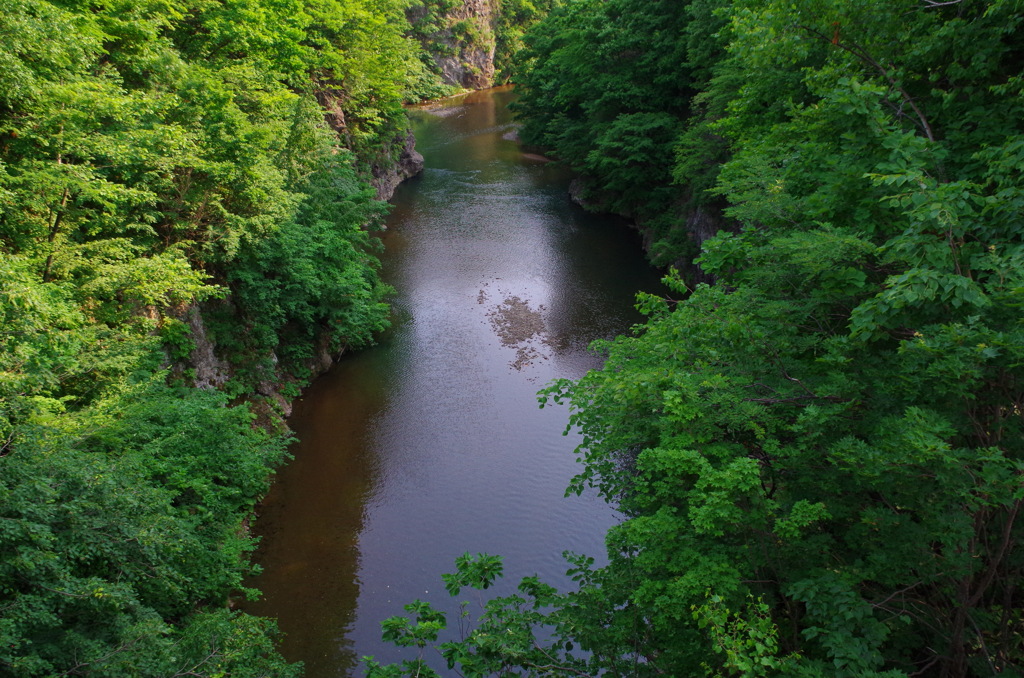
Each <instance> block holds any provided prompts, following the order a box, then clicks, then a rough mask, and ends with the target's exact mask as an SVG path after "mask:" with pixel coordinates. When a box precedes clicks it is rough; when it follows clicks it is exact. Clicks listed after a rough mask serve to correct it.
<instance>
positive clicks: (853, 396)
mask: <svg viewBox="0 0 1024 678" xmlns="http://www.w3.org/2000/svg"><path fill="white" fill-rule="evenodd" d="M714 5H718V6H719V8H718V9H717V10H715V11H711V10H712V9H713V6H714ZM1022 10H1024V5H1022V3H1021V2H1019V0H959V1H957V0H954V1H952V2H931V1H929V0H899V1H893V0H884V1H882V0H877V1H876V0H870V1H866V2H857V3H852V2H844V1H841V0H796V1H795V2H794V1H793V0H786V1H784V2H783V1H776V0H733V1H731V2H717V3H710V2H703V1H700V0H693V1H692V2H689V3H660V2H634V1H632V0H602V1H598V0H577V1H576V2H570V3H567V4H566V6H565V7H564V8H563V9H562V10H559V11H556V12H555V13H554V14H553V15H552V16H551V18H549V20H547V21H546V22H543V23H542V24H540V25H539V26H538V28H537V29H536V30H535V32H534V33H533V37H532V38H530V44H531V45H532V50H533V52H534V58H535V59H536V66H535V69H534V70H533V71H532V73H531V74H530V75H529V76H528V77H527V79H526V83H527V85H528V87H529V89H528V91H527V93H526V95H525V97H524V104H523V106H522V109H521V110H522V112H523V113H524V114H525V115H528V116H530V117H529V118H528V119H527V122H526V124H527V127H526V132H527V134H529V135H533V136H532V138H533V139H535V140H538V141H540V142H541V143H546V144H548V145H550V146H552V147H553V148H555V149H556V151H557V153H558V155H559V157H561V158H563V159H565V160H566V161H567V162H569V163H570V164H571V165H572V166H574V167H576V168H578V169H580V170H581V171H583V172H585V173H586V175H587V177H588V179H589V180H591V181H592V182H596V183H595V184H594V185H595V186H599V187H600V195H602V196H607V197H606V200H607V201H608V202H607V206H608V207H609V208H611V209H616V210H628V211H632V212H634V213H637V214H641V213H642V210H650V211H651V213H653V214H654V216H653V217H651V218H654V219H656V218H657V213H658V212H659V211H662V210H667V211H668V212H670V213H671V212H672V210H673V205H674V204H675V203H674V202H673V201H674V200H677V198H678V196H679V195H683V194H685V192H687V191H693V190H694V186H700V187H701V188H702V189H704V188H710V191H711V194H710V195H711V197H712V198H715V197H717V199H720V200H722V201H724V203H725V205H726V212H727V215H728V217H729V218H731V219H732V220H734V222H735V224H736V225H737V228H736V230H735V231H734V232H723V233H720V234H719V235H718V236H717V237H716V238H713V239H711V240H710V241H708V242H706V243H704V247H703V252H702V253H701V255H700V262H701V265H702V267H704V269H705V270H706V271H709V272H711V273H713V274H715V275H716V276H717V278H718V282H717V284H715V285H713V286H708V285H701V286H699V287H697V288H696V289H687V288H686V287H685V286H684V284H683V282H682V281H680V280H679V279H678V278H671V279H670V284H671V285H672V286H673V287H674V289H675V291H676V293H677V294H676V296H677V297H679V299H678V300H674V301H668V300H662V299H655V298H645V299H643V300H642V306H643V308H644V309H645V310H646V311H647V313H648V314H649V316H650V317H649V320H648V322H647V323H646V325H644V326H643V327H642V328H638V332H637V333H636V334H635V336H631V337H623V338H620V339H617V340H615V341H613V342H609V343H606V344H604V345H602V347H601V348H602V349H603V350H604V351H606V353H607V356H608V358H607V362H606V364H605V366H604V368H603V369H602V370H598V371H594V372H591V373H590V374H589V375H587V376H586V377H584V378H583V379H582V380H580V381H578V382H567V381H565V382H559V383H556V384H554V385H552V386H551V387H550V388H549V389H547V390H546V392H545V393H544V394H543V396H542V399H543V400H544V401H548V400H552V399H553V400H555V401H568V402H569V403H570V405H571V407H572V408H573V424H574V425H575V426H578V427H579V428H580V429H581V430H582V432H583V435H584V437H585V440H584V443H583V445H582V446H581V447H580V454H581V457H582V461H583V464H584V467H583V468H584V470H583V472H582V473H581V475H580V476H579V477H578V478H577V480H576V482H575V484H574V487H573V488H572V489H577V490H578V489H581V488H582V487H585V486H588V485H591V486H595V487H597V488H598V489H599V490H600V492H601V493H602V494H603V495H604V496H605V497H606V498H608V499H609V500H612V501H616V502H618V503H619V505H620V506H621V508H622V509H623V511H624V513H625V515H626V519H625V520H624V521H623V522H622V523H621V524H620V525H618V526H616V527H615V528H613V529H612V530H611V531H610V532H609V534H608V537H607V545H608V558H609V562H608V564H607V565H605V566H603V567H594V565H593V563H592V562H591V561H588V560H587V559H585V558H582V557H574V558H573V559H572V572H574V574H575V577H576V579H577V581H578V583H579V588H578V590H577V591H573V592H570V593H567V594H558V593H556V592H554V591H552V590H551V589H550V588H548V587H545V586H543V585H542V584H540V583H539V582H537V581H536V580H525V581H524V582H523V584H522V585H521V586H520V592H519V593H518V594H516V595H513V596H508V597H505V598H502V599H497V600H492V601H490V602H489V603H487V605H486V608H485V610H484V612H483V616H482V617H481V618H480V619H479V620H478V625H477V626H476V628H474V629H473V630H471V631H470V632H469V633H468V634H467V635H466V636H464V637H462V638H460V639H455V640H452V641H450V642H448V643H446V644H443V645H442V646H441V647H440V649H441V652H442V654H443V656H444V657H445V658H446V659H447V660H448V662H449V665H450V666H452V667H456V668H458V670H459V671H461V673H462V674H463V675H467V676H479V675H488V674H491V673H499V674H506V675H536V676H539V675H564V676H569V675H599V674H601V673H606V674H607V675H631V676H648V675H650V676H654V675H672V676H689V675H702V674H707V675H720V676H822V677H824V676H839V677H844V676H850V677H853V676H857V677H868V676H888V677H892V678H896V677H897V676H912V675H928V676H956V677H961V676H993V675H1004V676H1019V675H1022V672H1024V616H1022V610H1024V597H1022V591H1021V588H1020V583H1021V581H1024V548H1022V544H1021V540H1022V537H1024V532H1022V529H1024V528H1022V524H1021V522H1020V521H1019V518H1020V516H1019V514H1020V510H1021V503H1022V501H1024V367H1022V366H1024V325H1022V315H1021V308H1022V305H1024V238H1022V233H1024V126H1022V121H1024V79H1022V77H1021V66H1022V64H1024V43H1022V42H1021V41H1020V38H1019V35H1020V28H1021V21H1022V20H1024V12H1022ZM709 17H710V18H709ZM611 19H614V21H612V20H611ZM716 24H717V25H718V27H717V28H712V27H713V26H715V25H716ZM706 31H713V33H708V32H706ZM716 45H717V47H716ZM695 54H708V55H713V54H717V56H715V57H714V59H713V60H712V61H711V62H697V61H695V60H694V58H693V57H692V56H691V55H695ZM709 63H710V64H711V65H712V68H711V69H710V70H707V71H705V72H703V73H701V72H700V71H699V69H700V68H702V67H704V66H706V65H708V64H709ZM673 68H674V73H673V72H672V69H673ZM712 158H719V159H722V160H724V162H722V163H721V165H720V167H715V168H713V169H712V168H710V165H709V163H708V160H709V159H712ZM673 178H674V179H675V180H676V181H681V182H683V183H682V184H672V183H671V182H672V180H673ZM634 202H635V203H639V204H633V203H634ZM666 246H667V247H669V248H671V247H672V243H671V242H667V243H666ZM673 254H678V252H675V253H673ZM499 572H500V567H496V566H495V565H494V563H492V562H491V561H490V560H489V559H488V558H486V557H484V558H478V559H473V558H468V557H467V558H465V559H463V560H462V561H461V562H460V563H459V572H458V573H456V575H453V576H451V577H450V579H449V580H448V583H449V584H450V585H451V586H450V590H451V591H452V592H453V594H458V591H459V588H461V587H462V586H483V585H485V584H489V583H490V582H491V581H493V578H494V576H496V575H497V574H498V573H499ZM409 611H410V612H411V613H413V615H414V617H415V619H413V620H411V621H402V620H400V619H396V620H389V622H388V623H387V624H386V626H385V629H386V631H387V632H388V633H389V634H390V637H392V639H394V640H395V641H396V642H399V643H400V644H404V645H410V646H419V647H423V648H426V647H428V646H429V645H430V643H431V642H432V639H433V638H436V637H437V636H438V634H439V633H440V631H441V630H442V629H443V628H444V626H445V620H444V619H443V615H442V616H439V615H438V613H436V612H434V611H433V610H432V609H431V608H430V607H429V606H427V605H426V604H425V603H417V604H416V605H414V606H412V607H410V608H409ZM543 625H547V629H549V630H550V629H553V633H552V634H549V633H548V631H547V630H543V629H544V626H543ZM371 670H372V672H373V673H374V674H376V675H382V676H383V675H394V676H397V675H403V674H412V673H414V672H417V671H418V672H419V674H418V675H424V674H428V673H429V669H427V668H426V667H425V666H424V665H423V664H422V663H421V662H415V661H412V662H408V663H407V664H406V665H405V666H393V667H380V666H376V665H372V666H371Z"/></svg>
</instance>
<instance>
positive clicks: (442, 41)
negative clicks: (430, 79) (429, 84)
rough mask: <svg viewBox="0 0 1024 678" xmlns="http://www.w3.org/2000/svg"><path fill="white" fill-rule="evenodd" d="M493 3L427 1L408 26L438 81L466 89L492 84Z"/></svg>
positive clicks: (413, 13) (480, 0)
mask: <svg viewBox="0 0 1024 678" xmlns="http://www.w3.org/2000/svg"><path fill="white" fill-rule="evenodd" d="M496 5H497V0H427V2H424V3H423V5H422V6H419V7H415V8H413V9H410V10H409V11H408V13H407V16H408V19H409V23H410V24H411V25H412V26H413V29H414V31H415V33H416V35H417V37H418V38H419V39H420V42H421V43H422V44H423V47H424V50H425V51H426V52H427V53H428V54H429V55H430V57H431V58H432V59H433V61H434V66H435V68H436V70H437V72H438V73H440V75H441V78H442V80H443V81H444V82H445V83H446V84H449V85H454V86H456V87H463V88H466V89H484V88H486V87H490V86H491V85H493V84H494V50H495V45H496V40H495V22H496V9H497V8H496Z"/></svg>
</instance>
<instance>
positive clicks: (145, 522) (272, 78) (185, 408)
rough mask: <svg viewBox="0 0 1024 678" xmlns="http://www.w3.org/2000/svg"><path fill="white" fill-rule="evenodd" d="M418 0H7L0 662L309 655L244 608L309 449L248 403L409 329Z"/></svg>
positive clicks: (117, 668)
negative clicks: (281, 469) (316, 361)
mask: <svg viewBox="0 0 1024 678" xmlns="http://www.w3.org/2000/svg"><path fill="white" fill-rule="evenodd" d="M404 7H405V4H404V3H402V2H398V1H397V0H394V1H392V0H308V1H303V2H299V1H297V0H296V1H294V2H292V1H289V0H285V1H284V2H267V1H264V0H229V1H226V2H219V1H212V0H180V1H179V0H172V1H170V2H166V1H164V0H159V1H152V2H150V1H148V0H144V1H142V2H140V1H138V0H131V1H121V0H113V1H110V2H93V1H91V0H66V1H48V0H3V2H0V10H2V11H0V673H3V674H4V675H11V676H23V677H28V676H51V675H95V676H120V675H125V676H172V675H190V676H213V675H219V676H224V675H232V676H250V675H252V676H268V675H279V676H287V675H293V674H294V673H296V669H295V667H289V666H287V665H286V664H284V662H282V661H281V659H280V658H279V657H278V656H277V655H276V653H275V651H274V650H273V643H272V639H273V635H274V629H273V624H272V623H271V622H269V621H267V620H258V619H254V618H250V617H247V616H246V615H243V614H240V613H237V612H233V611H231V610H229V609H225V607H224V606H225V603H226V602H227V600H228V597H229V595H231V594H232V593H235V592H239V591H240V590H241V589H240V583H241V581H242V578H243V576H244V575H245V574H246V573H247V572H248V569H249V567H248V565H247V560H246V555H247V552H248V551H249V550H250V549H251V548H252V542H251V539H250V538H249V537H248V536H247V533H246V530H245V526H244V522H245V520H247V516H248V514H249V513H250V511H251V509H252V506H253V504H254V502H255V501H256V500H257V498H258V497H259V496H260V495H261V494H262V492H264V491H265V489H266V484H267V482H268V478H269V475H270V473H271V471H272V469H273V468H274V466H275V465H276V464H278V463H280V461H281V460H282V459H283V457H284V446H285V443H286V442H287V438H286V437H285V436H284V435H283V434H280V433H275V434H270V433H265V432H264V429H263V428H260V427H257V426H256V422H255V421H254V416H253V414H251V413H250V410H249V408H248V407H247V406H246V405H244V404H238V401H237V400H236V401H233V402H230V403H229V400H228V398H229V395H242V396H244V395H247V394H251V393H252V392H253V390H254V389H255V388H256V387H257V386H258V385H261V384H264V385H265V384H269V386H268V388H262V387H261V389H260V390H261V391H263V392H264V393H269V392H272V391H273V389H274V388H277V383H278V382H280V380H282V379H296V380H298V381H299V383H301V379H302V378H304V377H305V376H308V368H306V367H305V366H306V364H307V362H308V360H309V358H310V357H311V356H313V355H314V353H316V352H320V351H324V350H334V351H337V350H339V349H340V348H342V347H345V346H357V345H361V344H365V343H366V342H367V341H369V340H370V338H371V336H372V334H373V332H374V331H376V330H377V329H380V328H381V327H383V326H384V324H385V323H386V321H387V307H386V304H385V303H384V301H383V296H384V294H385V293H386V291H387V290H386V287H385V286H383V285H381V284H380V282H379V281H378V279H377V272H376V271H377V263H376V260H375V258H374V256H373V251H374V250H373V248H374V245H373V242H372V239H371V237H370V235H369V234H368V231H367V229H368V228H370V227H372V226H373V225H374V224H375V223H376V222H377V220H378V219H379V218H380V216H381V215H382V212H383V206H382V204H381V203H379V202H378V201H377V200H376V199H375V191H374V190H373V189H372V188H370V187H369V186H368V184H367V183H366V181H365V180H366V179H367V178H369V176H370V170H369V167H370V165H371V164H377V165H379V164H380V163H381V162H382V160H381V159H382V158H387V157H388V156H397V153H395V152H394V148H395V147H396V146H398V147H400V146H402V145H404V144H405V140H406V134H407V130H406V128H407V121H406V118H405V114H404V111H403V110H402V101H403V100H404V99H406V98H408V97H409V96H414V95H415V93H413V92H410V90H409V87H410V86H411V85H409V83H414V84H415V83H417V82H420V80H417V77H419V76H418V71H417V68H418V63H419V62H418V56H417V54H418V49H419V47H418V45H416V43H414V42H413V41H411V40H409V39H408V38H407V37H406V32H407V30H408V25H407V23H406V22H405V16H404ZM325 114H326V117H325ZM328 121H329V122H330V123H331V125H330V126H329V125H328ZM204 319H205V326H206V332H205V335H204V337H200V336H198V335H196V334H195V333H194V332H193V330H194V329H198V328H201V327H202V326H203V324H204V323H203V320H204ZM197 323H198V324H197ZM206 337H210V338H213V339H215V340H217V341H218V342H219V346H218V353H219V355H220V357H221V358H222V359H227V362H226V363H222V366H223V365H227V364H230V370H231V374H232V375H233V376H232V380H231V381H230V382H229V383H228V384H227V385H226V388H227V390H228V392H229V393H228V394H222V393H216V392H212V391H203V390H197V389H194V388H190V387H188V386H187V384H189V383H191V381H192V379H193V378H194V377H195V376H196V375H194V374H191V373H190V372H189V371H188V370H183V369H182V367H183V366H187V365H188V361H187V359H188V357H189V355H190V353H191V352H192V351H193V349H194V348H195V346H196V342H197V341H199V340H200V339H205V338H206ZM183 361H184V362H183ZM224 369H225V370H227V369H229V368H227V367H225V368H224ZM224 376H227V375H224ZM268 389H269V390H268ZM264 409H265V408H264Z"/></svg>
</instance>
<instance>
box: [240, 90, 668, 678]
mask: <svg viewBox="0 0 1024 678" xmlns="http://www.w3.org/2000/svg"><path fill="white" fill-rule="evenodd" d="M512 97H514V94H513V92H512V91H511V90H509V89H497V90H491V91H485V92H477V93H473V94H470V95H467V96H463V97H459V98H455V99H451V100H446V101H445V102H443V103H440V104H434V105H431V106H428V107H422V108H417V109H414V110H413V111H412V112H411V117H412V119H413V126H414V131H415V133H416V137H417V148H418V150H419V151H420V152H421V153H423V155H424V157H425V159H426V169H425V171H424V173H423V175H422V176H420V177H418V178H415V179H413V180H410V181H408V182H406V183H405V184H403V185H402V186H400V187H399V189H398V192H397V193H396V194H395V197H394V199H393V203H394V208H393V210H392V213H391V215H390V217H389V219H388V229H387V231H386V232H385V233H384V234H383V241H384V244H385V250H384V253H383V255H382V261H383V270H382V275H383V277H384V279H385V280H386V281H387V282H389V283H390V284H391V285H392V286H394V288H395V290H396V295H395V298H394V302H393V303H394V308H395V325H394V327H393V329H392V330H390V331H389V332H387V333H386V334H385V336H384V337H382V340H381V342H380V344H379V345H377V346H375V347H374V348H371V349H369V350H365V351H361V352H358V353H354V354H351V355H348V356H346V357H345V358H343V359H342V360H341V361H340V362H339V363H338V364H337V365H335V367H334V368H333V369H332V370H331V371H330V372H328V373H327V374H326V375H324V376H323V377H321V378H320V379H318V380H317V381H316V382H315V383H314V384H313V385H312V386H311V387H310V388H309V389H307V391H306V392H305V393H304V394H303V397H302V398H300V399H299V400H297V401H296V404H295V411H294V413H293V415H292V417H291V419H290V420H289V424H290V425H291V427H292V428H293V429H294V431H295V432H296V435H297V437H298V439H299V442H298V443H296V444H295V445H294V446H293V448H292V452H293V454H294V457H295V458H294V460H293V461H292V462H291V463H290V464H289V465H288V466H287V467H286V468H284V469H282V470H281V472H280V473H279V474H278V476H277V478H276V480H275V484H274V486H273V488H272V490H271V492H270V494H269V495H268V496H267V498H266V500H265V501H264V503H263V505H262V508H261V511H260V515H259V519H258V521H257V525H256V532H257V534H258V535H259V536H260V537H261V538H262V543H261V545H260V548H259V550H258V552H257V554H256V561H257V562H258V563H260V565H261V566H262V567H263V573H262V574H261V575H260V576H258V577H256V578H255V579H254V580H253V581H251V582H250V584H251V585H252V586H255V587H257V588H259V589H261V590H262V591H263V592H264V597H263V599H262V600H260V601H258V602H253V603H248V604H246V606H245V608H246V610H247V611H249V612H253V613H256V614H266V615H271V616H275V617H277V618H278V620H279V624H280V628H281V630H282V631H283V632H284V633H285V634H286V635H285V638H284V641H283V645H282V652H283V653H284V655H285V656H286V657H287V658H288V659H290V660H293V661H303V662H305V664H306V675H307V676H310V677H311V678H323V677H331V678H334V677H340V676H355V675H361V673H362V671H361V669H360V668H359V664H358V659H359V657H361V656H363V655H375V656H376V657H377V659H378V660H381V661H395V660H398V659H400V658H402V657H409V656H410V655H409V654H402V653H401V652H399V651H398V650H396V649H394V648H391V647H389V646H387V645H384V644H383V643H382V642H381V641H380V625H379V623H380V621H381V620H382V619H384V618H386V617H388V616H392V615H395V614H401V613H402V608H401V606H402V605H403V604H404V603H407V602H410V601H412V600H414V599H416V598H421V599H424V600H428V601H431V602H433V603H435V604H436V605H438V606H439V607H444V608H445V609H451V607H450V605H449V599H448V597H447V595H446V594H445V592H444V589H443V587H442V585H441V581H440V575H441V573H443V572H449V571H452V569H453V566H452V563H453V561H454V559H455V557H456V556H458V555H460V554H462V553H464V552H466V551H469V552H473V553H476V552H488V553H495V554H501V555H503V556H504V557H505V569H506V580H507V581H508V586H510V587H511V586H512V585H514V583H515V582H517V581H518V580H519V578H521V577H522V576H526V575H532V574H540V575H541V577H542V579H544V580H546V581H549V582H550V583H553V584H555V585H558V586H560V587H565V586H566V585H567V584H568V583H569V582H567V580H566V577H565V574H564V572H565V569H566V566H565V563H564V561H563V560H562V558H561V553H562V551H563V550H566V549H568V550H572V551H576V552H582V553H587V554H589V555H593V556H595V557H598V558H600V557H601V556H602V554H603V550H604V548H603V536H604V532H605V530H606V529H607V528H608V527H609V526H610V525H612V524H613V523H614V522H615V521H616V519H617V517H616V514H615V511H614V510H613V509H612V508H611V507H609V506H607V505H606V504H605V503H604V502H603V501H601V500H600V499H599V498H598V497H596V496H593V495H586V494H585V495H584V496H582V497H571V498H564V497H563V493H564V490H565V487H566V484H567V483H568V481H569V479H570V478H571V477H572V476H573V475H574V473H575V472H576V471H577V468H576V464H575V457H574V454H573V450H574V448H575V447H576V445H577V444H578V442H579V440H578V437H577V435H576V434H574V433H570V434H569V435H563V432H564V430H565V427H566V423H567V421H568V416H569V413H568V411H567V409H566V408H564V407H555V406H548V407H546V408H544V409H541V408H539V407H538V401H537V395H536V393H537V391H538V390H539V389H540V388H542V387H544V386H545V385H546V384H548V383H549V382H551V381H552V380H553V379H557V378H563V377H567V378H578V377H580V376H582V375H583V374H584V373H585V372H586V370H588V369H591V368H593V367H596V366H598V365H599V364H600V362H599V358H598V357H596V356H595V355H593V354H592V353H590V352H589V351H588V350H587V346H588V344H589V343H590V342H591V341H592V340H594V339H597V338H602V337H612V336H615V335H616V334H619V333H622V332H624V331H626V330H628V328H629V327H630V326H631V325H632V324H634V323H637V322H639V321H640V320H641V318H640V317H639V316H638V314H637V313H636V311H635V310H634V309H633V304H634V296H635V294H636V292H637V291H638V290H650V291H657V290H660V289H661V288H660V286H659V283H658V278H659V275H658V273H657V272H656V271H655V270H653V269H652V268H650V267H649V266H648V265H647V264H646V262H645V261H644V258H643V254H642V252H641V249H640V242H639V239H638V237H637V235H636V233H634V232H633V231H631V230H629V229H628V228H626V227H625V226H624V225H623V224H622V223H621V222H620V221H618V220H616V219H612V218H605V217H599V216H595V215H591V214H587V213H585V212H583V211H582V210H581V209H579V208H578V207H576V206H575V205H572V204H571V203H570V202H569V200H568V197H567V190H566V189H567V185H568V177H567V176H566V175H565V174H564V172H562V171H561V170H559V169H558V168H557V167H555V166H554V165H551V164H549V163H546V162H544V161H543V159H541V158H538V157H537V156H531V155H529V154H524V153H523V152H522V151H521V149H520V148H519V146H518V144H517V143H516V142H515V141H514V137H515V125H514V124H513V122H512V120H511V117H510V114H509V112H508V110H507V108H506V105H507V103H508V102H509V101H510V99H511V98H512Z"/></svg>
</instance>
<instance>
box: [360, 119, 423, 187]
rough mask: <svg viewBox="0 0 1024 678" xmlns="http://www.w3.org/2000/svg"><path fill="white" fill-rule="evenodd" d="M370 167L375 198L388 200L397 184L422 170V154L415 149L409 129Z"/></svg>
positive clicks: (413, 139) (413, 138)
mask: <svg viewBox="0 0 1024 678" xmlns="http://www.w3.org/2000/svg"><path fill="white" fill-rule="evenodd" d="M396 156H397V157H396ZM370 169H371V172H372V173H373V181H372V182H371V183H372V184H373V186H374V188H376V189H377V199H378V200H390V199H391V196H392V195H394V194H395V189H396V188H398V184H400V183H402V182H403V181H405V180H406V179H408V178H410V177H414V176H416V175H417V174H419V173H420V172H422V171H423V156H422V155H420V153H419V151H417V150H416V137H414V136H413V134H412V132H411V131H409V132H407V133H406V134H405V136H403V137H397V138H396V139H395V143H393V144H392V145H391V146H390V147H388V148H387V149H386V150H385V151H384V152H383V153H381V155H380V156H379V158H378V159H377V161H376V162H374V163H373V165H372V166H371V168H370Z"/></svg>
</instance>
